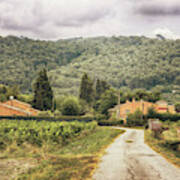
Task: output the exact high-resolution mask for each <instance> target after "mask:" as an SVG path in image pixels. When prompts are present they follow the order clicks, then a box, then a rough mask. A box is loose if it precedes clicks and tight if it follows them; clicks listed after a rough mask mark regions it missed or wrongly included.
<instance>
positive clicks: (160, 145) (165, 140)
mask: <svg viewBox="0 0 180 180" xmlns="http://www.w3.org/2000/svg"><path fill="white" fill-rule="evenodd" d="M178 123H179V122H178ZM178 123H170V124H164V125H165V126H168V127H169V130H168V131H165V132H163V134H162V135H161V138H159V139H157V138H154V136H153V133H152V132H151V131H150V130H146V131H145V142H146V143H147V144H148V145H149V146H150V147H152V149H154V150H155V151H157V152H158V153H160V154H161V155H162V156H164V157H165V158H166V159H167V160H168V161H170V162H171V163H173V164H174V165H176V166H178V167H180V151H179V150H178V149H177V147H176V146H174V145H173V144H175V143H176V142H179V139H178V137H177V133H176V128H177V126H178Z"/></svg>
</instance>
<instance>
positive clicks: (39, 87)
mask: <svg viewBox="0 0 180 180" xmlns="http://www.w3.org/2000/svg"><path fill="white" fill-rule="evenodd" d="M52 105H53V91H52V88H51V86H50V83H49V80H48V76H47V71H46V69H43V70H42V71H40V72H39V75H38V77H37V79H36V81H35V84H34V99H33V107H34V108H36V109H39V110H41V111H42V110H43V111H46V110H50V109H52Z"/></svg>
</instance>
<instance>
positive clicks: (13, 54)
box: [0, 36, 180, 102]
mask: <svg viewBox="0 0 180 180" xmlns="http://www.w3.org/2000/svg"><path fill="white" fill-rule="evenodd" d="M0 53H1V57H0V71H1V76H0V83H2V84H6V85H19V87H20V89H21V91H22V92H24V93H25V92H26V93H28V92H32V84H33V83H34V82H33V80H34V79H35V77H36V74H37V72H38V71H39V69H41V68H42V67H45V68H46V69H47V70H48V71H49V75H50V76H49V79H50V81H51V84H52V88H53V90H54V93H55V94H57V95H62V94H73V95H76V96H77V95H78V93H79V92H78V88H79V85H80V78H81V76H82V72H87V73H88V74H89V75H91V76H94V75H95V76H97V77H98V78H99V79H105V80H106V81H107V83H108V84H110V85H111V86H112V87H114V88H117V89H120V88H122V87H129V88H130V89H134V88H145V89H147V90H151V89H153V88H156V89H159V90H161V92H162V93H163V95H164V97H165V98H166V99H167V100H169V101H173V102H178V101H180V86H179V84H180V40H175V41H174V40H163V41H161V40H158V39H150V38H146V37H136V36H131V37H122V36H120V37H111V38H106V37H98V38H88V39H83V38H77V39H68V40H59V41H39V40H32V39H28V38H25V37H21V38H17V37H14V36H8V37H5V38H3V37H0ZM173 90H176V92H175V93H174V94H173V95H172V91H173Z"/></svg>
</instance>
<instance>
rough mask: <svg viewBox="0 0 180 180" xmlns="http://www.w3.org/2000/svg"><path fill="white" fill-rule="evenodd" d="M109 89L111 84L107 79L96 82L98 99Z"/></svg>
mask: <svg viewBox="0 0 180 180" xmlns="http://www.w3.org/2000/svg"><path fill="white" fill-rule="evenodd" d="M108 89H110V85H109V84H107V82H106V81H101V80H99V79H98V80H97V82H96V100H99V99H100V98H101V95H102V94H103V93H104V92H105V91H106V90H108Z"/></svg>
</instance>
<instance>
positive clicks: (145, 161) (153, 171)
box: [93, 128, 180, 180]
mask: <svg viewBox="0 0 180 180" xmlns="http://www.w3.org/2000/svg"><path fill="white" fill-rule="evenodd" d="M120 129H125V130H126V132H125V133H124V134H122V135H121V136H120V137H118V138H117V139H116V140H115V142H114V143H113V144H111V146H110V147H109V148H108V149H107V151H106V152H107V153H106V154H105V155H104V156H103V157H102V162H101V163H100V164H99V168H98V169H97V170H96V172H95V174H94V175H93V179H94V180H180V168H177V167H175V166H174V165H172V164H171V163H169V162H168V161H167V160H165V159H164V158H163V157H162V156H160V155H159V154H158V153H156V152H155V151H153V150H152V149H151V148H150V147H149V146H147V145H146V144H145V143H144V131H143V130H135V129H126V128H120Z"/></svg>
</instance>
